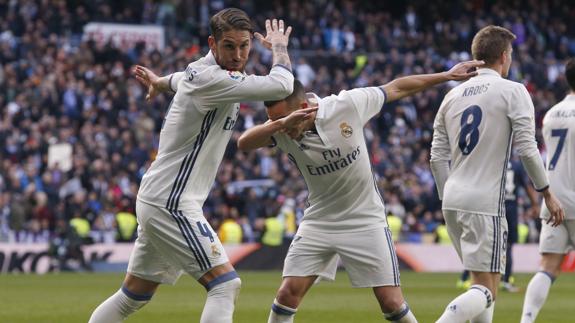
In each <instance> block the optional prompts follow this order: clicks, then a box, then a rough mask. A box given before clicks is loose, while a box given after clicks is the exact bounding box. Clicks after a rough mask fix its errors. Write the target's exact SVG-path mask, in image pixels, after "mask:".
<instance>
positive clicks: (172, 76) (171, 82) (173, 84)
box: [168, 72, 185, 92]
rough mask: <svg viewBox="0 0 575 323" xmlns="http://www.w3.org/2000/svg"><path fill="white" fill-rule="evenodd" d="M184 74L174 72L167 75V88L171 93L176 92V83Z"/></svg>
mask: <svg viewBox="0 0 575 323" xmlns="http://www.w3.org/2000/svg"><path fill="white" fill-rule="evenodd" d="M184 74H185V73H184V72H176V73H172V74H170V75H169V77H168V86H169V87H170V90H172V91H173V92H176V91H178V83H179V82H180V80H181V79H182V78H183V77H184Z"/></svg>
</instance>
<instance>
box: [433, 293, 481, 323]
mask: <svg viewBox="0 0 575 323" xmlns="http://www.w3.org/2000/svg"><path fill="white" fill-rule="evenodd" d="M491 300H492V297H491V291H489V289H488V288H487V287H485V286H482V285H472V286H471V287H469V289H468V290H467V291H466V292H465V293H463V294H461V295H459V296H457V297H456V298H455V299H454V300H453V301H451V303H449V305H447V308H446V309H445V312H443V315H441V317H440V318H439V319H438V320H437V321H436V323H459V322H461V323H464V322H467V321H469V320H471V319H472V318H474V317H476V316H477V315H479V314H480V313H481V312H483V311H484V310H485V309H486V308H487V307H488V306H489V305H491Z"/></svg>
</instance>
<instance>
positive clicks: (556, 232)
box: [539, 206, 575, 254]
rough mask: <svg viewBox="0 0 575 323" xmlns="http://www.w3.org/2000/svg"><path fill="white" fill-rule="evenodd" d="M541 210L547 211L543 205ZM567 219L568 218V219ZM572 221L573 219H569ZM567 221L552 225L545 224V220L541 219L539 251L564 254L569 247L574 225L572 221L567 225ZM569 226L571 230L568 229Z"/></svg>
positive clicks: (574, 230)
mask: <svg viewBox="0 0 575 323" xmlns="http://www.w3.org/2000/svg"><path fill="white" fill-rule="evenodd" d="M541 212H543V213H545V212H549V211H548V210H547V208H545V206H544V207H543V208H542V210H541ZM568 221H569V220H568ZM571 221H573V220H571ZM566 222H567V221H564V222H563V223H562V224H560V225H558V226H556V227H553V226H551V225H550V224H547V220H545V219H542V220H541V235H540V236H539V252H540V253H554V254H565V253H567V252H568V251H569V250H570V249H571V243H572V242H571V241H573V240H572V239H571V238H570V234H571V236H573V234H575V226H574V225H573V223H571V224H569V225H567V223H566ZM569 226H570V227H571V229H572V231H571V232H570V231H569Z"/></svg>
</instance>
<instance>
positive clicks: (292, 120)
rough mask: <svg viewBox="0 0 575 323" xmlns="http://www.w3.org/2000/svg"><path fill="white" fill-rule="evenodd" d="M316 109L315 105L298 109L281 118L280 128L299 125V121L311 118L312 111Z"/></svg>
mask: <svg viewBox="0 0 575 323" xmlns="http://www.w3.org/2000/svg"><path fill="white" fill-rule="evenodd" d="M316 111H317V107H312V108H305V109H298V110H296V111H294V112H292V113H290V114H289V115H288V116H286V117H283V118H282V119H281V120H282V128H284V129H286V128H288V129H289V128H293V127H294V126H297V125H299V123H300V122H302V121H305V120H309V119H311V117H312V116H313V114H312V113H313V112H316Z"/></svg>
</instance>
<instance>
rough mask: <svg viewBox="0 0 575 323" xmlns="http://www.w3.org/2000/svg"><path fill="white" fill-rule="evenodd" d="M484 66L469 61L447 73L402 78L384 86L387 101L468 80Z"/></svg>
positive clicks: (480, 63)
mask: <svg viewBox="0 0 575 323" xmlns="http://www.w3.org/2000/svg"><path fill="white" fill-rule="evenodd" d="M483 64H485V63H484V62H483V61H467V62H461V63H458V64H457V65H455V66H453V67H452V68H451V69H450V70H449V71H446V72H441V73H434V74H421V75H410V76H405V77H400V78H398V79H395V80H393V81H391V82H389V83H387V84H385V85H382V88H383V90H384V91H385V94H386V95H387V98H386V100H385V101H386V102H391V101H395V100H399V99H401V98H404V97H406V96H410V95H412V94H415V93H417V92H420V91H423V90H425V89H427V88H430V87H432V86H434V85H437V84H440V83H443V82H447V81H464V80H467V79H469V78H470V77H473V76H475V75H477V71H476V70H475V68H476V67H479V66H482V65H483Z"/></svg>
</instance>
